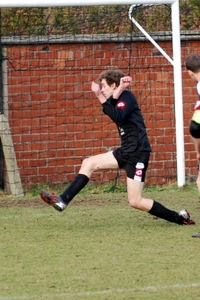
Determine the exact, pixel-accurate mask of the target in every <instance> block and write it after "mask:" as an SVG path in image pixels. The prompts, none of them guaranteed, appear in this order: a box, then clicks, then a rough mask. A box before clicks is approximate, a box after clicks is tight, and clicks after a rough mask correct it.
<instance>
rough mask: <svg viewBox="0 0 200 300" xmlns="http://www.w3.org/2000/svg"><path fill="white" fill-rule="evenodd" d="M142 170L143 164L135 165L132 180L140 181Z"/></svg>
mask: <svg viewBox="0 0 200 300" xmlns="http://www.w3.org/2000/svg"><path fill="white" fill-rule="evenodd" d="M143 169H144V164H143V163H137V165H136V167H135V175H134V178H133V179H134V180H137V181H142V175H143Z"/></svg>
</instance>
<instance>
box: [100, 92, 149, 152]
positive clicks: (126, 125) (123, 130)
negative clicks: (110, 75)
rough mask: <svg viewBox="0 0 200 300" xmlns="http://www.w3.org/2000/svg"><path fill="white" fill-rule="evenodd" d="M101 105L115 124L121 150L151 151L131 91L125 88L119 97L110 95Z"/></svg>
mask: <svg viewBox="0 0 200 300" xmlns="http://www.w3.org/2000/svg"><path fill="white" fill-rule="evenodd" d="M102 106H103V112H104V113H105V114H106V115H108V116H109V117H110V119H111V120H112V121H113V122H114V123H115V124H116V125H117V128H118V131H119V134H120V138H121V148H122V151H123V152H129V153H130V152H134V151H136V150H138V149H140V151H149V152H150V151H151V146H150V143H149V139H148V136H147V132H146V126H145V123H144V119H143V116H142V113H141V110H140V108H139V106H138V102H137V100H136V98H135V96H134V95H133V93H132V92H131V91H129V90H125V91H124V92H123V93H122V94H121V95H120V97H119V99H113V97H112V96H111V97H110V98H109V99H107V101H106V102H104V103H103V104H102Z"/></svg>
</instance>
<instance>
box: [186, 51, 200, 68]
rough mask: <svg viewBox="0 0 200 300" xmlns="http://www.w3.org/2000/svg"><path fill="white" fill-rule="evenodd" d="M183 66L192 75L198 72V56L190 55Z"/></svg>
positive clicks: (199, 57)
mask: <svg viewBox="0 0 200 300" xmlns="http://www.w3.org/2000/svg"><path fill="white" fill-rule="evenodd" d="M185 66H186V69H187V70H190V71H192V72H194V73H198V72H200V55H198V54H190V55H189V56H188V57H187V59H186V61H185Z"/></svg>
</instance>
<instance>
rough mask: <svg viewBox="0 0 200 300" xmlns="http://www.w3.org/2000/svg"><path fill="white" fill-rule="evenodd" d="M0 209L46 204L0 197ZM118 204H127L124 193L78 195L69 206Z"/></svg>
mask: <svg viewBox="0 0 200 300" xmlns="http://www.w3.org/2000/svg"><path fill="white" fill-rule="evenodd" d="M0 197H1V199H2V200H0V208H3V207H33V208H34V207H35V208H40V207H48V204H46V203H44V202H43V201H42V200H41V199H40V197H39V196H38V197H31V196H27V197H26V196H24V197H23V198H20V199H15V198H13V197H12V196H8V195H7V196H6V195H2V194H1V195H0ZM120 202H124V203H126V202H127V195H126V193H119V194H115V193H108V194H93V195H78V196H77V197H76V198H75V199H73V201H72V202H71V203H70V205H94V204H95V205H99V206H101V205H104V204H107V203H110V204H111V203H112V204H117V203H120Z"/></svg>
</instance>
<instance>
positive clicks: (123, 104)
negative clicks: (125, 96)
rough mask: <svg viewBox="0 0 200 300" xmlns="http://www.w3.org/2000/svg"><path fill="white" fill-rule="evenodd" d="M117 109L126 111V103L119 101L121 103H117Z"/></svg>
mask: <svg viewBox="0 0 200 300" xmlns="http://www.w3.org/2000/svg"><path fill="white" fill-rule="evenodd" d="M116 107H117V108H120V109H124V108H125V107H126V102H124V101H119V102H117V104H116Z"/></svg>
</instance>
